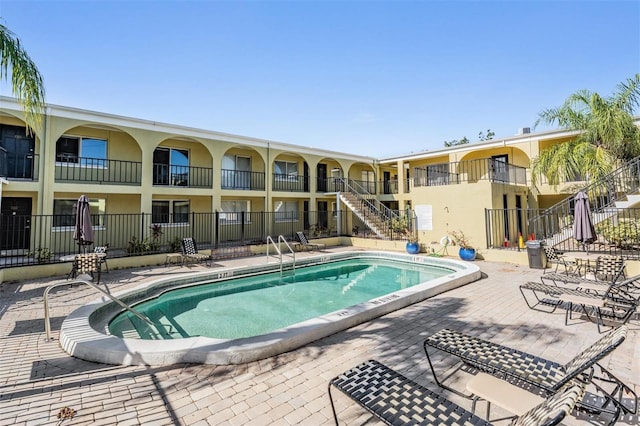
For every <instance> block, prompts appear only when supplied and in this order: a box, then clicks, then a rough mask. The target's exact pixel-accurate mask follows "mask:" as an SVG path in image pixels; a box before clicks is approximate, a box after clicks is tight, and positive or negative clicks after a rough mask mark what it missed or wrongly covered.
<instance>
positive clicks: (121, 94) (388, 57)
mask: <svg viewBox="0 0 640 426" xmlns="http://www.w3.org/2000/svg"><path fill="white" fill-rule="evenodd" d="M0 17H2V19H3V20H4V24H5V25H6V26H7V27H8V28H9V29H11V30H12V31H13V32H14V33H16V34H17V36H18V37H19V38H20V40H21V41H22V43H23V45H24V47H25V48H26V49H27V51H28V52H29V54H30V56H31V57H32V58H33V59H34V60H35V62H36V63H37V65H38V67H39V69H40V71H41V72H42V74H43V75H44V78H45V84H46V90H47V101H48V102H49V103H53V104H58V105H66V106H71V107H77V108H83V109H89V110H95V111H101V112H107V113H112V114H118V115H124V116H130V117H136V118H143V119H149V120H154V121H161V122H167V123H171V124H179V125H185V126H192V127H198V128H203V129H208V130H216V131H221V132H228V133H234V134H239V135H244V136H252V137H258V138H263V139H269V140H274V141H279V142H287V143H293V144H298V145H303V146H313V147H317V148H325V149H331V150H337V151H342V152H349V153H355V154H363V155H369V156H373V157H385V156H395V155H402V154H407V153H410V152H418V151H423V150H426V149H438V148H442V147H443V142H444V141H445V140H451V139H460V138H462V137H463V136H466V137H468V138H469V139H471V140H472V141H475V140H477V136H478V132H480V131H485V132H486V130H487V129H492V130H493V131H494V132H495V133H496V136H495V138H496V139H498V138H501V137H508V136H512V135H515V134H516V133H517V130H518V129H519V128H521V127H533V124H534V123H535V121H536V119H537V116H538V113H539V112H540V111H541V110H542V109H544V108H549V107H556V106H559V105H560V104H561V103H562V102H563V100H564V99H565V98H566V97H567V96H568V95H569V94H571V93H573V92H575V91H576V90H580V89H589V90H592V91H596V92H599V93H600V94H602V95H610V94H611V93H613V92H614V91H615V89H616V85H617V84H618V83H620V82H622V81H624V80H626V79H627V78H629V77H632V76H633V75H634V74H635V73H637V72H640V1H638V0H636V1H615V0H614V1H571V0H566V1H510V2H508V1H502V2H491V1H449V2H445V1H177V0H176V1H168V0H165V1H100V2H99V1H55V0H53V1H52V0H49V1H28V0H0ZM1 89H2V90H0V93H2V94H4V95H8V94H9V93H10V92H9V91H8V88H7V86H6V84H4V85H3V86H2V87H1ZM538 130H541V128H538Z"/></svg>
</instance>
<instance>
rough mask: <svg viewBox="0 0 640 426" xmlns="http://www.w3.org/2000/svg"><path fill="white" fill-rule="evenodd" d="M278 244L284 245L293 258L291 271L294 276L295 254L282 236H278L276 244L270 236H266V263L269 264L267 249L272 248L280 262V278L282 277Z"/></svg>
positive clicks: (280, 254) (280, 253)
mask: <svg viewBox="0 0 640 426" xmlns="http://www.w3.org/2000/svg"><path fill="white" fill-rule="evenodd" d="M280 244H284V246H285V247H286V248H287V249H288V250H289V253H290V254H291V257H292V258H293V267H292V269H291V270H292V271H293V273H294V274H295V273H296V252H295V251H294V250H293V249H292V248H291V246H290V245H289V243H288V242H287V240H286V239H285V238H284V237H283V236H282V235H278V244H276V243H275V241H273V238H271V235H267V263H268V262H269V247H271V246H273V248H274V249H275V250H276V253H278V257H279V260H280V277H282V250H281V249H280ZM289 253H287V254H289Z"/></svg>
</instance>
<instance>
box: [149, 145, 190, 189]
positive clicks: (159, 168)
mask: <svg viewBox="0 0 640 426" xmlns="http://www.w3.org/2000/svg"><path fill="white" fill-rule="evenodd" d="M153 184H154V185H172V186H189V151H188V150H186V149H174V148H156V149H155V151H153Z"/></svg>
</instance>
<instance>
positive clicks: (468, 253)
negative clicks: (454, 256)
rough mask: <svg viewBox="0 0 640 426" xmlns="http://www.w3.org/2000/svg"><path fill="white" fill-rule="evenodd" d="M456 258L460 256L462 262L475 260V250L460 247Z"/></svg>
mask: <svg viewBox="0 0 640 426" xmlns="http://www.w3.org/2000/svg"><path fill="white" fill-rule="evenodd" d="M458 256H460V259H462V260H474V259H475V258H476V249H473V248H462V247H460V250H459V251H458Z"/></svg>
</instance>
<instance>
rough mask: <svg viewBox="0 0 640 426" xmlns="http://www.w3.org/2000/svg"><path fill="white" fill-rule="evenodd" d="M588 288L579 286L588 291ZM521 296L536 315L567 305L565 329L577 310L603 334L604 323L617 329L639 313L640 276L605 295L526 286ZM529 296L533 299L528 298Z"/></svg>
mask: <svg viewBox="0 0 640 426" xmlns="http://www.w3.org/2000/svg"><path fill="white" fill-rule="evenodd" d="M588 284H589V283H579V284H576V285H578V286H582V287H586V286H587V285H588ZM529 292H530V293H529ZM520 293H521V294H522V297H524V300H525V302H526V303H527V306H529V308H530V309H534V310H537V311H542V312H547V313H552V312H555V310H556V309H557V308H558V307H559V306H562V305H565V309H566V310H565V324H566V325H568V324H569V320H570V319H571V318H572V314H573V310H574V308H578V309H580V310H581V311H583V312H584V314H585V315H586V316H587V319H589V320H590V321H593V322H595V323H596V324H597V325H598V331H599V332H602V329H601V328H602V326H604V325H605V321H606V322H609V323H610V324H615V325H622V324H626V323H627V322H628V321H629V320H630V319H631V317H632V316H633V314H634V313H635V312H636V310H637V308H638V305H639V304H640V275H636V276H635V277H632V278H629V279H627V280H625V281H622V282H612V283H611V284H610V285H609V287H608V288H606V290H605V291H604V292H602V291H594V290H593V289H589V288H585V289H582V288H577V289H573V288H566V287H559V286H557V285H550V284H544V283H538V282H527V283H524V284H522V285H520ZM527 294H530V295H531V296H533V297H531V296H530V297H529V298H528V297H527Z"/></svg>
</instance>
